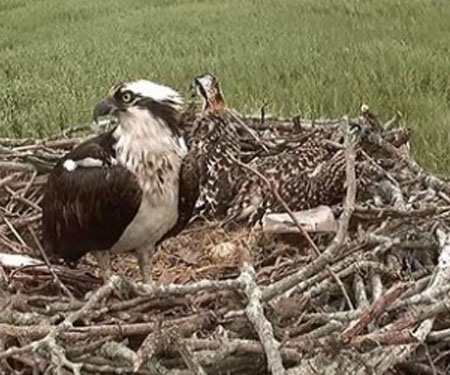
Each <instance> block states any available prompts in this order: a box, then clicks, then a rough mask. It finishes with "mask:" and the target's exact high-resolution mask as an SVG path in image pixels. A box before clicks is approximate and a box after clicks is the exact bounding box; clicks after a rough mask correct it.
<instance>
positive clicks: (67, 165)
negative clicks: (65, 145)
mask: <svg viewBox="0 0 450 375" xmlns="http://www.w3.org/2000/svg"><path fill="white" fill-rule="evenodd" d="M63 168H64V169H65V170H67V171H69V172H73V171H74V170H75V169H77V163H75V162H74V161H73V160H72V159H67V160H66V161H65V162H64V164H63Z"/></svg>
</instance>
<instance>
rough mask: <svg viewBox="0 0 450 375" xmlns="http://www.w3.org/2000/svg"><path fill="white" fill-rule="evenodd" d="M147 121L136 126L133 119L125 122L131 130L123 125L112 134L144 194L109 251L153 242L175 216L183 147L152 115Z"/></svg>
mask: <svg viewBox="0 0 450 375" xmlns="http://www.w3.org/2000/svg"><path fill="white" fill-rule="evenodd" d="M141 120H142V119H141ZM150 121H151V123H149V122H150ZM131 122H132V121H131ZM141 123H142V121H141ZM146 124H147V126H146V127H145V128H142V129H141V128H139V129H137V127H138V126H137V125H136V124H135V123H134V124H133V123H132V124H130V123H127V124H126V125H127V126H134V127H133V129H132V132H130V133H131V134H129V133H128V132H127V128H126V127H124V128H118V131H117V132H116V134H115V136H116V137H117V139H118V142H117V145H116V152H117V161H118V162H119V163H120V164H122V165H124V166H125V167H126V168H127V169H129V170H130V171H132V172H133V173H134V174H135V175H136V177H137V180H138V183H139V185H140V187H141V189H142V192H143V194H142V202H141V205H140V207H139V210H138V213H137V215H136V216H135V218H134V219H133V221H132V222H131V223H130V224H129V225H128V227H127V228H126V229H125V231H124V233H123V234H122V236H121V237H120V239H119V241H118V242H117V243H116V244H115V245H114V247H113V248H112V249H111V251H112V252H121V251H129V250H133V249H136V248H141V247H145V246H147V247H149V246H153V245H154V244H155V242H157V241H158V240H159V239H160V238H161V237H162V236H163V235H164V234H165V233H166V232H167V231H168V230H170V229H171V228H172V227H173V225H174V224H175V223H176V221H177V219H178V186H179V171H180V166H181V161H182V158H183V156H184V155H183V154H184V152H185V151H184V149H183V147H181V146H180V144H179V143H178V139H177V138H175V137H174V136H173V135H172V133H171V132H170V129H167V127H166V126H165V125H164V124H162V123H159V121H157V120H155V119H153V118H152V119H151V120H150V119H147V121H146Z"/></svg>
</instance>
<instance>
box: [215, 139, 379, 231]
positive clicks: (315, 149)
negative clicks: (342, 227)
mask: <svg viewBox="0 0 450 375" xmlns="http://www.w3.org/2000/svg"><path fill="white" fill-rule="evenodd" d="M357 156H358V158H357V161H356V164H355V172H356V175H357V184H358V186H359V188H362V189H365V188H366V187H367V186H368V185H369V184H370V182H371V180H372V179H371V176H373V175H374V174H376V169H373V168H371V167H370V164H368V163H366V162H365V161H363V160H360V159H362V157H361V156H362V155H361V153H360V152H358V153H357ZM252 167H253V168H255V169H256V170H258V171H259V172H260V173H262V174H263V175H264V176H265V177H266V178H267V179H268V180H269V181H270V182H271V183H272V184H273V186H275V187H276V188H277V190H278V192H279V194H280V196H281V198H282V199H283V200H284V201H285V202H286V203H287V205H288V206H289V208H290V209H292V210H294V211H297V210H306V209H310V208H314V207H317V206H319V205H334V204H337V203H339V202H341V201H342V198H343V197H344V195H345V190H346V187H345V186H344V182H345V179H346V158H345V152H344V151H343V150H339V151H337V152H336V151H335V150H334V149H333V148H332V147H330V148H327V147H326V145H323V144H321V143H320V142H319V141H317V140H314V139H312V140H309V141H307V142H306V143H305V144H304V145H302V147H300V148H298V149H297V150H295V151H294V152H292V153H280V154H278V155H275V156H273V157H268V158H267V159H266V160H263V161H262V162H259V163H254V164H253V165H252ZM238 180H239V181H242V182H241V183H240V187H239V189H238V193H237V194H236V197H235V199H234V200H233V202H232V203H231V206H230V208H229V210H228V215H227V218H226V220H225V221H224V222H225V223H228V222H231V221H240V220H245V219H246V220H247V221H248V222H249V223H250V224H255V223H257V222H259V221H260V220H261V219H262V218H263V216H264V214H265V213H268V212H280V211H284V207H283V206H282V205H281V204H280V202H278V201H277V200H276V199H275V197H274V196H273V194H272V192H271V191H270V189H269V187H268V186H266V184H264V182H263V181H261V180H260V178H259V177H258V176H256V175H251V176H249V177H248V178H247V179H245V180H244V179H243V178H242V179H238Z"/></svg>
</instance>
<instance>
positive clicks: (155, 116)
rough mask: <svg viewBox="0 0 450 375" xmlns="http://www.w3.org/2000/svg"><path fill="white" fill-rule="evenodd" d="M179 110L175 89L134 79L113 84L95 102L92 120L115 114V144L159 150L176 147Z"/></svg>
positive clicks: (179, 99)
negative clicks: (116, 121) (96, 102)
mask: <svg viewBox="0 0 450 375" xmlns="http://www.w3.org/2000/svg"><path fill="white" fill-rule="evenodd" d="M182 109H183V100H182V98H181V96H180V94H179V93H178V92H176V91H175V90H173V89H171V88H170V87H167V86H164V85H159V84H156V83H154V82H151V81H147V80H137V81H132V82H126V83H120V84H117V85H115V86H114V87H113V88H112V89H111V90H110V92H109V94H108V95H107V97H106V98H105V99H103V100H101V101H100V102H99V103H98V104H97V106H96V108H95V110H94V121H95V122H97V120H98V118H100V117H103V116H113V117H117V119H118V125H117V127H116V129H115V130H114V137H115V138H116V139H117V140H118V146H117V147H122V145H123V147H124V149H129V148H133V149H134V150H136V151H137V150H139V149H146V150H149V149H151V151H149V152H153V153H161V152H166V151H167V150H174V149H177V148H178V147H179V144H178V143H179V125H180V121H181V111H182Z"/></svg>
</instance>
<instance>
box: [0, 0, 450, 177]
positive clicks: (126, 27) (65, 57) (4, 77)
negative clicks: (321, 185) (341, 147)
mask: <svg viewBox="0 0 450 375" xmlns="http://www.w3.org/2000/svg"><path fill="white" fill-rule="evenodd" d="M449 19H450V2H449V1H448V0H338V1H330V0H278V1H275V0H252V1H250V0H248V1H245V0H203V1H202V0H196V1H194V0H133V1H125V0H102V1H92V0H76V1H68V0H0V136H17V137H22V136H45V135H48V134H50V133H52V132H54V131H56V130H59V129H61V128H64V127H66V126H71V125H75V124H80V123H86V122H89V121H90V116H91V111H92V108H93V105H94V104H95V103H96V101H97V99H98V98H99V97H100V96H101V95H103V94H104V93H105V92H106V91H107V90H108V89H109V87H110V86H111V85H112V84H114V83H116V82H117V81H121V80H124V79H132V78H138V77H147V78H150V79H154V80H156V81H160V82H164V83H167V84H170V85H172V86H173V87H175V88H177V89H178V90H181V91H182V92H186V91H187V89H188V86H189V83H190V81H191V79H192V77H193V76H195V75H197V74H199V73H204V72H206V71H211V72H213V73H215V74H216V75H217V76H218V77H219V78H220V79H221V80H222V82H223V88H224V91H225V94H226V98H227V99H228V101H229V102H230V104H231V105H232V106H233V107H235V108H236V109H238V110H240V111H243V112H253V111H255V110H256V109H257V108H259V106H260V105H261V104H262V103H263V102H264V101H268V102H269V111H270V112H271V113H274V114H282V115H292V114H296V113H301V114H302V115H303V116H305V117H335V116H341V115H344V114H349V115H354V114H356V113H357V111H358V109H359V106H360V105H361V103H362V102H367V103H368V104H370V106H371V107H372V108H373V109H374V110H375V111H376V112H377V113H380V114H383V115H384V116H385V117H388V116H390V115H391V114H393V112H394V111H395V110H400V111H401V112H402V113H403V114H404V116H405V117H404V118H405V121H406V123H407V124H409V125H410V126H412V127H413V128H414V129H415V130H416V132H415V134H414V139H413V148H414V152H415V154H416V155H417V156H418V158H419V160H420V161H421V162H422V164H423V165H425V166H426V167H429V168H433V169H438V170H440V171H443V172H447V171H449V170H450V152H449V144H450V132H449V129H450V100H449V99H450V61H449V60H450V53H449V50H450V43H449V41H450V22H449Z"/></svg>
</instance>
